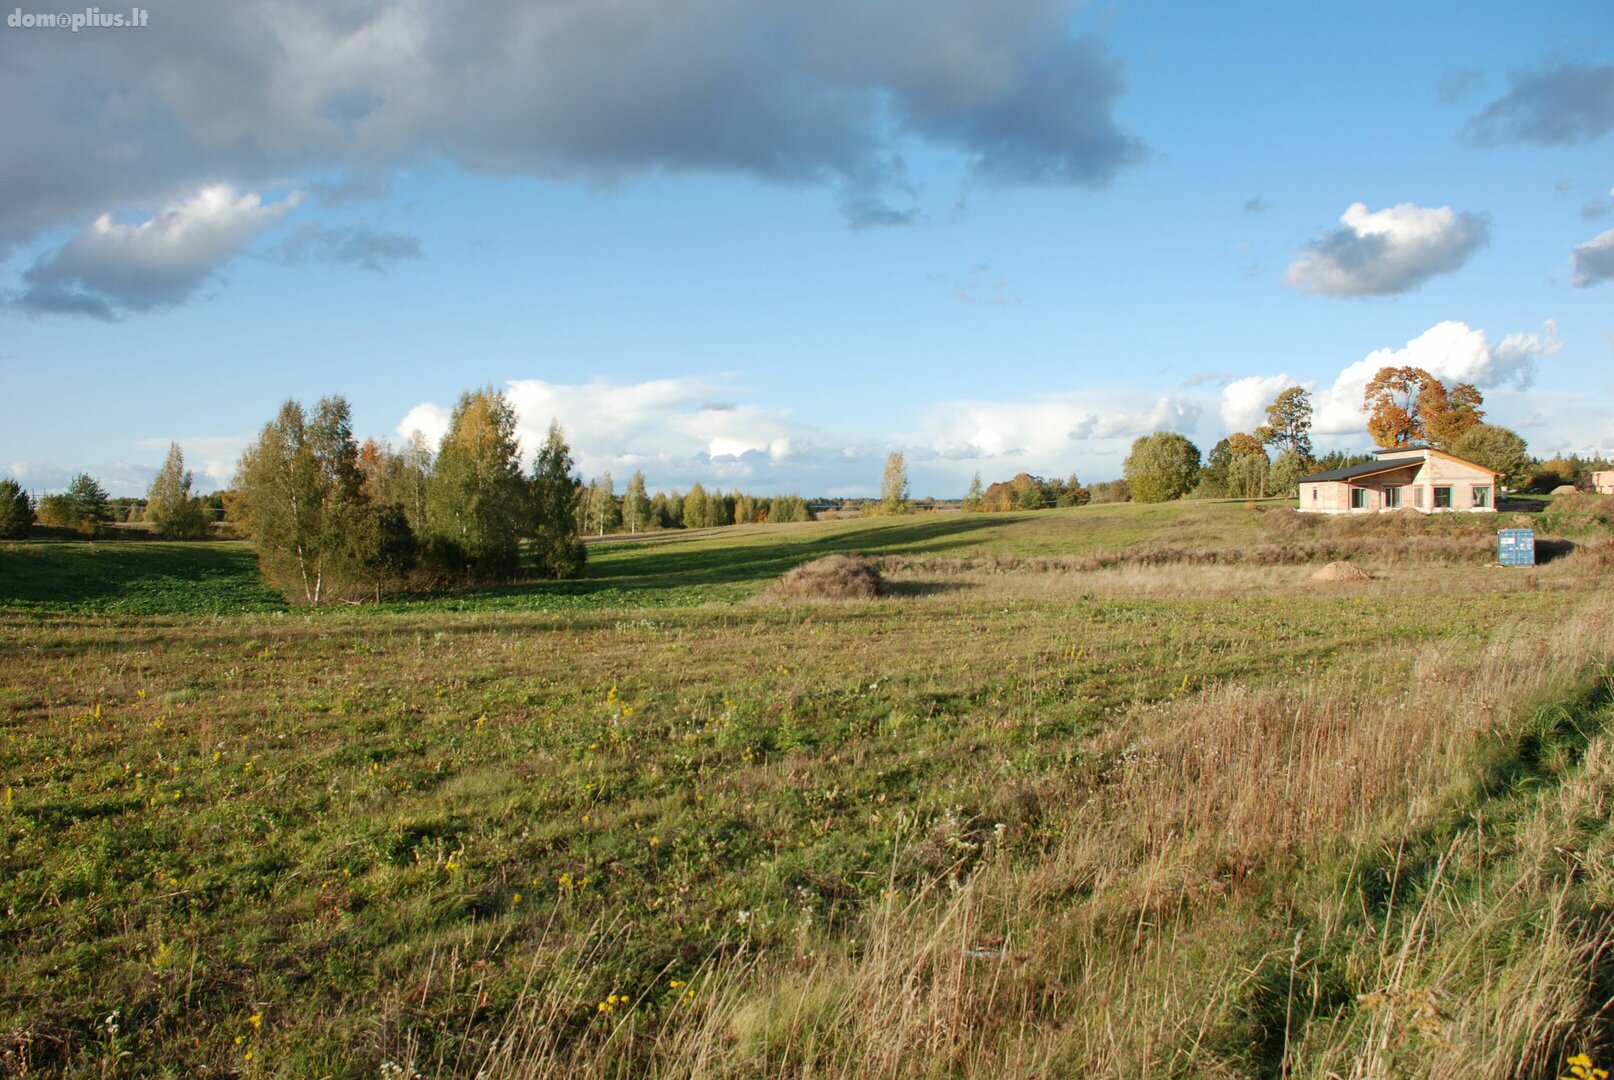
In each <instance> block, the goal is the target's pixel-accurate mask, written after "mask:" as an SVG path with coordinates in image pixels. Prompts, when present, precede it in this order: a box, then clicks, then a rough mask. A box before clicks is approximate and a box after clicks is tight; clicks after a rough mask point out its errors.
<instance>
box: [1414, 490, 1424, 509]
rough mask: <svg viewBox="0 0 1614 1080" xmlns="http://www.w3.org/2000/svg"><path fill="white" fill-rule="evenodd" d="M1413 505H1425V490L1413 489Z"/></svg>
mask: <svg viewBox="0 0 1614 1080" xmlns="http://www.w3.org/2000/svg"><path fill="white" fill-rule="evenodd" d="M1412 505H1413V506H1420V507H1421V506H1422V505H1423V488H1421V487H1415V488H1413V489H1412Z"/></svg>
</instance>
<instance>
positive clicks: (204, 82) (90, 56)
mask: <svg viewBox="0 0 1614 1080" xmlns="http://www.w3.org/2000/svg"><path fill="white" fill-rule="evenodd" d="M1071 9H1072V4H1071V3H1069V2H1068V0H1003V2H1002V3H998V4H992V5H982V4H977V3H974V2H973V0H825V2H822V3H814V4H800V3H795V2H790V0H689V2H687V3H680V4H665V3H661V2H659V0H612V2H609V3H604V2H601V3H576V2H573V0H537V2H527V0H519V2H518V0H486V2H482V3H475V4H453V5H450V4H417V3H410V2H407V0H336V2H331V0H318V2H316V0H282V2H278V3H267V2H256V3H240V4H218V3H215V2H213V0H153V3H152V4H151V15H150V20H149V24H148V26H147V27H146V28H144V29H142V30H138V31H116V32H114V31H101V32H96V33H80V34H49V33H38V32H34V33H27V32H12V33H8V34H5V35H0V100H6V101H13V102H27V103H28V107H27V108H25V109H21V108H20V109H17V110H15V111H14V112H13V113H12V115H11V116H10V117H9V119H8V123H7V151H6V153H5V154H3V155H0V191H4V192H5V193H6V199H5V200H3V202H0V245H4V244H6V243H18V242H23V241H26V240H29V239H31V238H33V237H35V236H37V235H39V234H40V233H41V232H42V231H43V230H46V229H49V228H51V227H53V226H56V225H58V224H61V223H64V222H75V223H77V222H83V221H87V220H90V219H92V218H94V217H95V216H97V215H99V214H102V213H106V212H108V211H112V210H115V209H118V208H120V207H122V208H138V207H146V208H149V207H153V206H159V205H163V204H165V203H169V202H172V201H175V200H179V199H183V198H187V197H189V196H190V195H191V194H193V193H194V192H195V191H196V190H198V189H199V188H201V187H202V186H203V185H205V184H209V183H217V182H224V181H227V182H230V183H233V184H235V185H236V186H237V187H239V188H242V189H244V190H264V189H265V188H266V187H269V186H272V185H275V184H283V183H288V182H289V183H297V184H302V185H306V183H307V182H308V181H310V180H313V179H320V178H321V177H320V176H316V175H315V174H316V173H318V174H322V175H323V174H328V173H331V172H341V171H342V170H352V171H353V172H354V173H355V175H357V176H359V177H362V178H364V180H365V183H366V184H368V185H374V184H375V183H376V178H377V177H378V176H384V175H385V173H386V172H387V171H388V170H389V169H391V168H394V167H397V166H400V165H407V164H411V163H419V162H426V161H441V160H446V161H448V162H451V163H453V164H455V165H457V166H460V167H463V168H467V169H470V170H473V171H477V172H482V173H488V174H521V175H531V176H544V177H556V178H578V179H584V180H587V181H590V182H596V183H614V182H621V181H626V180H632V179H634V178H638V177H643V176H646V175H653V174H656V173H713V174H727V175H741V176H748V177H754V178H761V179H764V180H769V181H776V182H781V183H793V184H833V185H837V186H839V187H840V188H841V189H842V192H843V204H844V205H845V206H846V207H847V209H848V213H849V215H850V216H851V217H852V218H853V220H854V222H855V223H857V224H865V225H866V224H880V223H891V224H895V223H901V222H904V221H907V220H910V219H911V217H912V215H911V213H910V208H905V207H902V206H897V205H892V203H893V202H900V201H902V198H903V194H904V193H903V186H902V184H901V175H902V161H901V155H902V148H903V146H904V144H905V141H907V140H916V141H918V142H922V143H926V144H929V145H932V146H936V147H940V148H943V149H946V150H949V151H952V152H954V153H956V154H957V155H960V156H961V157H962V158H963V159H964V160H965V161H966V162H967V164H968V166H969V168H970V169H971V170H972V172H973V174H974V175H975V176H976V177H977V179H978V180H979V181H981V182H987V183H1000V184H1052V185H1074V186H1080V187H1100V186H1103V185H1105V184H1107V183H1109V182H1110V181H1111V180H1112V179H1113V178H1114V176H1115V175H1116V173H1117V172H1118V171H1119V170H1121V169H1123V168H1124V167H1126V166H1127V165H1128V164H1130V163H1133V162H1135V161H1137V160H1139V159H1140V157H1141V156H1142V155H1143V154H1144V149H1143V146H1142V144H1141V143H1140V142H1139V141H1138V140H1137V139H1136V138H1135V137H1134V136H1132V135H1130V134H1129V133H1127V132H1126V131H1125V130H1124V129H1123V128H1122V127H1121V126H1120V124H1119V123H1118V122H1117V120H1116V118H1115V116H1114V115H1113V108H1114V105H1115V103H1116V101H1117V100H1118V99H1119V98H1120V97H1121V95H1122V94H1123V93H1124V92H1125V82H1124V77H1123V72H1122V67H1121V64H1120V62H1119V60H1117V59H1116V58H1115V57H1114V56H1113V55H1112V54H1111V53H1110V52H1109V50H1108V49H1107V48H1106V46H1105V45H1104V44H1103V43H1102V42H1101V41H1099V40H1097V39H1094V38H1090V37H1079V36H1075V35H1073V34H1072V33H1071V31H1070V19H1071V14H1072V10H1071ZM333 190H336V189H333Z"/></svg>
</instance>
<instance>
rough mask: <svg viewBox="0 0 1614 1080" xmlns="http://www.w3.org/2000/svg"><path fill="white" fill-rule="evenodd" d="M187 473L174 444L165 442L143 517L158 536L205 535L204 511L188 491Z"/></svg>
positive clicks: (183, 537) (181, 453) (189, 537)
mask: <svg viewBox="0 0 1614 1080" xmlns="http://www.w3.org/2000/svg"><path fill="white" fill-rule="evenodd" d="M191 479H192V477H191V473H190V471H189V470H188V469H186V468H185V453H184V451H182V450H181V449H180V448H179V444H178V443H169V444H168V458H167V460H165V461H164V462H163V467H162V469H161V470H160V471H159V472H158V473H157V478H156V479H155V480H153V481H152V482H151V487H150V489H148V490H147V492H146V514H145V517H146V520H147V521H149V522H150V523H151V527H152V530H153V531H154V532H156V534H157V535H158V536H162V537H165V538H167V539H170V540H201V539H204V538H205V537H206V536H207V510H206V509H205V508H204V507H203V506H202V502H201V500H200V499H197V498H195V497H194V496H193V495H192V494H191Z"/></svg>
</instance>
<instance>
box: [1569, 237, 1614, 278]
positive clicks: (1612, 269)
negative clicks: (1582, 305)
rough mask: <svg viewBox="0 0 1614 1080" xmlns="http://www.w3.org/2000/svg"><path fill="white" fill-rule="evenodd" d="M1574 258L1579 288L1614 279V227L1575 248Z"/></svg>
mask: <svg viewBox="0 0 1614 1080" xmlns="http://www.w3.org/2000/svg"><path fill="white" fill-rule="evenodd" d="M1574 259H1575V286H1576V287H1577V288H1581V289H1584V288H1586V287H1587V286H1588V285H1596V284H1597V283H1598V282H1600V281H1614V229H1610V230H1608V231H1607V232H1605V233H1600V234H1599V235H1597V236H1595V237H1593V238H1592V239H1590V240H1588V241H1586V242H1585V243H1584V244H1581V245H1580V246H1579V247H1577V248H1576V249H1575V252H1574Z"/></svg>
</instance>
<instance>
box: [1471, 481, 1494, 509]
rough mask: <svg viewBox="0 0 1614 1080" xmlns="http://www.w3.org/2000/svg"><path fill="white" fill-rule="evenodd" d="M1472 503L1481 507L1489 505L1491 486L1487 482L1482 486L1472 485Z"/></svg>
mask: <svg viewBox="0 0 1614 1080" xmlns="http://www.w3.org/2000/svg"><path fill="white" fill-rule="evenodd" d="M1474 505H1475V506H1482V507H1488V506H1490V505H1491V487H1490V485H1489V484H1486V485H1483V486H1482V485H1479V484H1476V485H1474Z"/></svg>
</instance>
